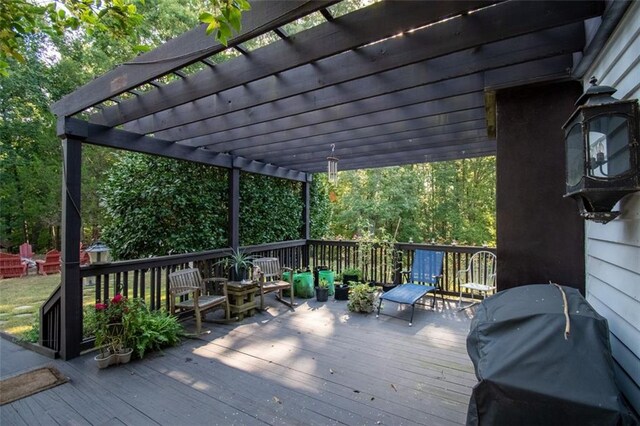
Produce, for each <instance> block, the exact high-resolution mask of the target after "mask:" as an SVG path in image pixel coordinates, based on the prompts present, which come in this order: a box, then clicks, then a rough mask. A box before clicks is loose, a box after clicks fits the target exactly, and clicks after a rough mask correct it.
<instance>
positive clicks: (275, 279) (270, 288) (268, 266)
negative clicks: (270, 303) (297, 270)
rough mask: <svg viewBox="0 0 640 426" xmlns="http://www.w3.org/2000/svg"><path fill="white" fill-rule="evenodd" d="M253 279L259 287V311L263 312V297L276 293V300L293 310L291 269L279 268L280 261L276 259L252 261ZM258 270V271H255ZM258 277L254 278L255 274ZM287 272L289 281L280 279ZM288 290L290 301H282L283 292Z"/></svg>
mask: <svg viewBox="0 0 640 426" xmlns="http://www.w3.org/2000/svg"><path fill="white" fill-rule="evenodd" d="M253 266H254V277H253V279H255V280H257V281H258V284H259V285H260V309H261V310H264V295H265V294H267V293H272V292H278V294H276V299H277V300H278V301H280V302H282V303H284V304H285V305H287V306H289V307H290V308H291V309H292V310H294V306H295V302H294V295H293V271H292V270H291V268H286V267H284V268H281V267H280V260H279V259H278V258H277V257H261V258H257V259H254V260H253ZM256 268H258V269H256ZM256 271H257V273H258V275H259V276H256V273H255V272H256ZM285 271H289V272H290V273H289V281H284V280H283V279H282V273H283V272H285ZM285 289H290V290H291V291H290V294H291V300H290V301H286V300H284V294H283V290H285Z"/></svg>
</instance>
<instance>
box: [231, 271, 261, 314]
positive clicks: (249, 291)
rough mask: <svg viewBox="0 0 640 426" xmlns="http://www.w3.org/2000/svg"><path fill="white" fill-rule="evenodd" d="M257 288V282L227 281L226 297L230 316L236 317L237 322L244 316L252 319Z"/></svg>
mask: <svg viewBox="0 0 640 426" xmlns="http://www.w3.org/2000/svg"><path fill="white" fill-rule="evenodd" d="M258 290H259V287H258V282H257V281H252V282H250V283H241V282H240V281H229V282H228V283H227V296H228V297H229V308H230V310H231V316H232V317H233V316H237V317H238V321H241V320H242V319H244V317H245V316H247V317H252V316H253V315H255V313H256V308H257V306H256V293H258Z"/></svg>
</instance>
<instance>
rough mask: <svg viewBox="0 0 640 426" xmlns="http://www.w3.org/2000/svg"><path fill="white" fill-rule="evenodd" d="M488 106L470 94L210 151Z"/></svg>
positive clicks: (191, 142) (282, 132)
mask: <svg viewBox="0 0 640 426" xmlns="http://www.w3.org/2000/svg"><path fill="white" fill-rule="evenodd" d="M483 106H484V96H483V94H482V92H481V91H478V92H472V93H467V94H463V95H458V96H451V97H449V98H444V99H437V100H433V101H427V102H422V103H417V104H412V105H407V106H405V107H403V108H398V109H390V110H384V111H377V112H372V113H370V114H366V115H357V116H353V117H347V118H345V119H339V120H333V121H327V122H323V123H319V124H314V125H308V126H306V127H299V128H295V129H284V130H280V131H277V132H274V133H270V134H269V135H268V137H265V135H258V136H254V137H248V138H244V139H238V140H233V141H231V142H221V143H217V144H214V145H210V146H209V148H210V149H213V150H215V151H218V152H232V151H234V150H236V149H244V148H251V147H253V146H254V145H263V146H269V145H271V144H275V143H278V142H285V141H290V140H296V139H297V140H304V139H306V138H311V137H317V136H319V135H328V134H331V133H334V132H341V131H345V130H350V129H359V128H362V127H368V126H370V125H371V124H372V123H376V124H383V123H392V122H394V121H405V120H410V119H414V118H420V117H428V116H432V115H436V114H443V113H446V112H454V111H461V110H465V109H471V108H478V107H483ZM183 143H185V145H189V146H194V145H195V146H198V144H199V143H209V141H208V140H207V139H206V138H204V137H203V138H195V139H190V140H188V141H183Z"/></svg>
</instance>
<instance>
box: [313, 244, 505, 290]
mask: <svg viewBox="0 0 640 426" xmlns="http://www.w3.org/2000/svg"><path fill="white" fill-rule="evenodd" d="M308 244H309V262H310V266H312V267H313V266H320V265H322V266H327V267H329V268H330V269H331V270H333V271H335V272H336V274H338V275H339V274H341V273H342V271H344V270H345V269H347V268H359V269H362V272H363V280H364V281H367V282H370V281H373V282H377V283H396V284H397V283H401V282H402V271H408V270H410V269H411V264H412V262H413V256H414V253H415V250H418V249H420V250H433V251H442V252H444V254H445V256H444V264H443V277H442V287H443V291H444V293H445V294H448V295H459V294H460V287H459V285H458V282H457V280H456V272H457V271H459V270H462V269H465V268H466V267H467V264H468V262H469V258H470V257H471V256H472V255H473V254H474V253H476V252H478V251H480V250H487V251H490V252H492V253H495V251H496V250H495V248H488V247H471V246H451V245H436V244H415V243H396V244H372V245H370V244H363V243H358V242H357V241H343V240H339V241H329V240H309V241H308ZM362 250H366V251H367V253H362ZM363 260H364V262H363Z"/></svg>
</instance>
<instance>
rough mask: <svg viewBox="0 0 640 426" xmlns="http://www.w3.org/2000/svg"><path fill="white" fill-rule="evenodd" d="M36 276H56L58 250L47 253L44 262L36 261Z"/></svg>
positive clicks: (58, 269)
mask: <svg viewBox="0 0 640 426" xmlns="http://www.w3.org/2000/svg"><path fill="white" fill-rule="evenodd" d="M36 264H37V265H38V274H42V275H47V274H57V273H59V272H60V252H59V251H58V250H55V249H54V250H51V251H48V252H47V254H46V255H45V256H44V260H36Z"/></svg>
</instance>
